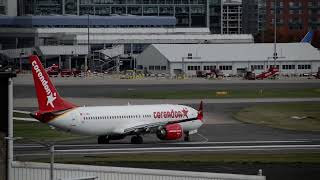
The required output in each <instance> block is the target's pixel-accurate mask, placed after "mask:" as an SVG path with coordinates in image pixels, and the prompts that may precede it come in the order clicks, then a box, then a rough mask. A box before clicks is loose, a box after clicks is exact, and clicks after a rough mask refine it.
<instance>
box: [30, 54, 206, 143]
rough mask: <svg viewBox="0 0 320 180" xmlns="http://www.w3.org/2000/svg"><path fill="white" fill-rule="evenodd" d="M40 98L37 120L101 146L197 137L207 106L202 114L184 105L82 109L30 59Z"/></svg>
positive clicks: (38, 61)
mask: <svg viewBox="0 0 320 180" xmlns="http://www.w3.org/2000/svg"><path fill="white" fill-rule="evenodd" d="M29 61H30V63H31V68H32V74H33V80H34V84H35V89H36V94H37V98H38V105H39V111H37V112H35V113H31V116H32V117H34V118H35V119H37V120H39V121H41V122H43V123H47V124H49V125H51V126H54V127H56V128H58V129H61V130H64V131H67V132H72V133H78V134H83V135H95V136H98V143H99V144H105V143H109V140H119V139H123V138H125V137H126V136H132V137H131V143H134V144H141V143H142V142H143V138H142V135H144V134H148V133H155V134H156V135H157V137H158V138H159V139H161V140H177V139H180V138H181V137H182V135H183V134H184V140H185V141H189V135H190V134H193V133H196V132H197V129H198V128H199V127H200V126H202V124H203V112H202V109H203V105H202V102H201V103H200V107H199V110H198V111H197V110H195V109H193V108H191V107H188V106H183V105H170V104H161V105H127V106H92V107H79V106H76V105H74V104H72V103H70V102H68V101H66V100H64V99H62V98H61V97H60V96H59V94H58V92H57V90H56V88H55V87H54V86H53V84H52V82H51V81H50V79H49V76H48V74H47V73H46V71H45V69H44V68H43V66H42V64H41V62H40V60H39V58H38V56H36V55H32V56H30V57H29Z"/></svg>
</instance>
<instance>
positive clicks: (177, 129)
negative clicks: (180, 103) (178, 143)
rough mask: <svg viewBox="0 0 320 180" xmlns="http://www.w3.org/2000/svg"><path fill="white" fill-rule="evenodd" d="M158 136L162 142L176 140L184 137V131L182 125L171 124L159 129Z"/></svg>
mask: <svg viewBox="0 0 320 180" xmlns="http://www.w3.org/2000/svg"><path fill="white" fill-rule="evenodd" d="M156 134H157V137H158V138H159V139H161V140H176V139H180V138H181V137H182V134H183V130H182V127H181V125H180V124H169V125H166V126H165V127H162V128H159V129H158V130H157V132H156Z"/></svg>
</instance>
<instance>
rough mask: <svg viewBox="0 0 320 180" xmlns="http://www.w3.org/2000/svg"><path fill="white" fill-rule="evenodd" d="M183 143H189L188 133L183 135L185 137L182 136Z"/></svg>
mask: <svg viewBox="0 0 320 180" xmlns="http://www.w3.org/2000/svg"><path fill="white" fill-rule="evenodd" d="M184 141H185V142H189V141H190V136H189V132H188V133H185V135H184Z"/></svg>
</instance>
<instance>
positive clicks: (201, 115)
mask: <svg viewBox="0 0 320 180" xmlns="http://www.w3.org/2000/svg"><path fill="white" fill-rule="evenodd" d="M197 119H199V120H200V121H202V119H203V102H202V101H201V102H200V105H199V110H198V117H197Z"/></svg>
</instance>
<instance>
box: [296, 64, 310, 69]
mask: <svg viewBox="0 0 320 180" xmlns="http://www.w3.org/2000/svg"><path fill="white" fill-rule="evenodd" d="M298 69H311V65H310V64H299V65H298Z"/></svg>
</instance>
